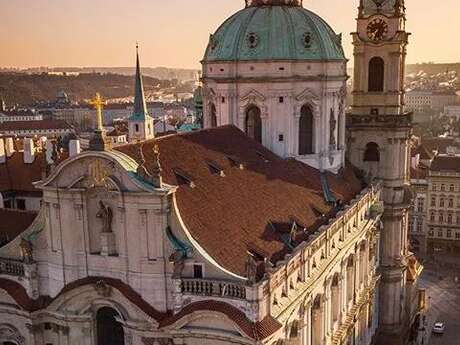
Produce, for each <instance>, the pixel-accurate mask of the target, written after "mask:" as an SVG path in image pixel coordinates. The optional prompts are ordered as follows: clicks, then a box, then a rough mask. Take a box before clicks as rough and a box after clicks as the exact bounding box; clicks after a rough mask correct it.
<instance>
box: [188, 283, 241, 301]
mask: <svg viewBox="0 0 460 345" xmlns="http://www.w3.org/2000/svg"><path fill="white" fill-rule="evenodd" d="M181 292H182V293H183V294H191V295H198V296H200V295H201V296H216V297H229V298H238V299H246V288H245V287H244V286H243V285H239V284H233V283H225V282H218V281H212V280H205V279H182V281H181Z"/></svg>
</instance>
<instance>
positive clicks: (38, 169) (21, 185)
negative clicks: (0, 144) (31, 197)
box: [0, 152, 44, 193]
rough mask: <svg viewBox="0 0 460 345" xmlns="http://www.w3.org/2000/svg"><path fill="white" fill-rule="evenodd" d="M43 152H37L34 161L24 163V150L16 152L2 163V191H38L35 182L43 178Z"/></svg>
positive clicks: (0, 182)
mask: <svg viewBox="0 0 460 345" xmlns="http://www.w3.org/2000/svg"><path fill="white" fill-rule="evenodd" d="M43 154H44V153H41V152H37V153H36V157H35V159H34V161H33V163H30V164H27V163H24V152H15V153H13V155H12V156H11V157H8V158H7V160H6V162H5V163H0V192H6V191H23V192H37V193H40V190H38V189H36V188H35V187H34V186H33V184H32V183H33V182H36V181H40V180H41V179H42V167H43Z"/></svg>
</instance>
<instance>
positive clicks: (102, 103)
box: [89, 92, 107, 131]
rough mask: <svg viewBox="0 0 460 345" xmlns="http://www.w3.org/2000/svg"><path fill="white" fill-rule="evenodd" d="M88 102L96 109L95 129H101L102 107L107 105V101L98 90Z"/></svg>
mask: <svg viewBox="0 0 460 345" xmlns="http://www.w3.org/2000/svg"><path fill="white" fill-rule="evenodd" d="M89 104H91V105H92V106H94V108H95V109H96V119H97V130H99V131H102V129H103V126H102V108H103V107H104V106H105V105H107V102H106V101H104V100H103V99H102V97H101V94H100V93H99V92H97V93H96V98H94V99H92V100H90V101H89Z"/></svg>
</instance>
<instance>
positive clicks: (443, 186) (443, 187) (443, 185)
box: [441, 183, 446, 192]
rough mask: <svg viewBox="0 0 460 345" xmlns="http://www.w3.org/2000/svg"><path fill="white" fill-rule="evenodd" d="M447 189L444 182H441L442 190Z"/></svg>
mask: <svg viewBox="0 0 460 345" xmlns="http://www.w3.org/2000/svg"><path fill="white" fill-rule="evenodd" d="M445 191H446V185H445V184H444V183H443V184H441V192H445Z"/></svg>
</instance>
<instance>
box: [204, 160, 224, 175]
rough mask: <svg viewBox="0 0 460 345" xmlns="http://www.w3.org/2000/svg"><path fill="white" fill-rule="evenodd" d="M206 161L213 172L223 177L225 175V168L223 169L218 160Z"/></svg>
mask: <svg viewBox="0 0 460 345" xmlns="http://www.w3.org/2000/svg"><path fill="white" fill-rule="evenodd" d="M206 163H207V164H208V167H209V171H210V172H211V174H214V175H220V176H222V177H224V176H225V173H224V169H222V168H221V167H220V166H219V165H218V164H217V163H216V162H213V161H208V162H206Z"/></svg>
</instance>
